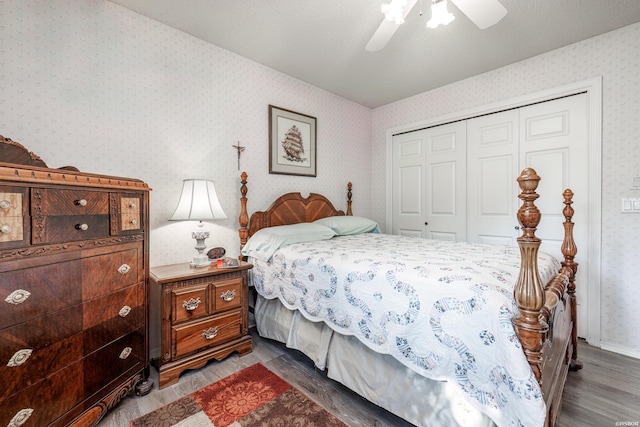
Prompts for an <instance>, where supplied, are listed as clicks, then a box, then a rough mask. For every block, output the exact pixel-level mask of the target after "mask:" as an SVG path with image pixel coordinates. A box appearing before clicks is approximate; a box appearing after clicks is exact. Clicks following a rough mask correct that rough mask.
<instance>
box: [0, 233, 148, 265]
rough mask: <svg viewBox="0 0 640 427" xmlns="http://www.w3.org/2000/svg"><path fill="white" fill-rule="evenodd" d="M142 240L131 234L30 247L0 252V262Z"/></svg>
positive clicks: (138, 235)
mask: <svg viewBox="0 0 640 427" xmlns="http://www.w3.org/2000/svg"><path fill="white" fill-rule="evenodd" d="M143 240H144V234H142V233H141V234H132V235H127V236H115V237H110V238H106V239H105V238H102V239H95V240H81V241H77V242H67V243H60V244H54V245H41V246H31V247H25V248H19V249H12V250H6V251H2V252H0V260H3V261H5V260H11V259H22V258H29V257H36V256H41V255H51V254H56V253H62V252H71V251H76V250H78V249H89V248H97V247H102V246H107V245H114V244H122V243H129V242H140V241H143Z"/></svg>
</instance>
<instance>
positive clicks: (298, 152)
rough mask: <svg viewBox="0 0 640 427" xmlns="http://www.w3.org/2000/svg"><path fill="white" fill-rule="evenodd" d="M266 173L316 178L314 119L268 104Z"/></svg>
mask: <svg viewBox="0 0 640 427" xmlns="http://www.w3.org/2000/svg"><path fill="white" fill-rule="evenodd" d="M269 173H275V174H284V175H300V176H316V118H315V117H311V116H307V115H306V114H300V113H296V112H294V111H289V110H285V109H284V108H279V107H275V106H273V105H269Z"/></svg>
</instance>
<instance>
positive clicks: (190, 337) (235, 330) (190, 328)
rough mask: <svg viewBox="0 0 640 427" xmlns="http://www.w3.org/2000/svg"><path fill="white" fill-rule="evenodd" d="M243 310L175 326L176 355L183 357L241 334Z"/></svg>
mask: <svg viewBox="0 0 640 427" xmlns="http://www.w3.org/2000/svg"><path fill="white" fill-rule="evenodd" d="M240 320H241V312H240V311H239V310H238V311H236V312H231V313H228V314H224V315H222V316H216V317H214V318H210V319H205V320H200V321H197V322H194V323H188V324H185V325H181V326H175V327H173V328H172V329H173V331H172V333H173V336H174V340H173V342H174V343H175V352H174V355H173V356H174V357H182V356H184V355H187V354H189V353H193V352H194V351H196V350H199V349H201V348H205V347H211V346H214V345H216V344H218V343H223V342H225V341H228V340H231V339H233V338H236V337H239V336H241V332H242V330H241V321H240Z"/></svg>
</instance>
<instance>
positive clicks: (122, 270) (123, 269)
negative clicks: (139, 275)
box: [118, 264, 131, 276]
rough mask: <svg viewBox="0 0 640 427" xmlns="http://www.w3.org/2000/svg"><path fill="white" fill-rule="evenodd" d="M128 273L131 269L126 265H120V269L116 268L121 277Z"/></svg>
mask: <svg viewBox="0 0 640 427" xmlns="http://www.w3.org/2000/svg"><path fill="white" fill-rule="evenodd" d="M129 271H131V267H129V266H128V265H127V264H122V265H121V266H120V267H118V273H120V274H122V275H123V276H124V275H125V274H127V273H128V272H129Z"/></svg>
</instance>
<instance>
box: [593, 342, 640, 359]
mask: <svg viewBox="0 0 640 427" xmlns="http://www.w3.org/2000/svg"><path fill="white" fill-rule="evenodd" d="M600 348H601V349H603V350H607V351H612V352H614V353H618V354H622V355H624V356H629V357H633V358H634V359H640V350H638V349H633V348H630V347H625V346H622V345H619V344H613V343H608V342H604V341H600Z"/></svg>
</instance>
